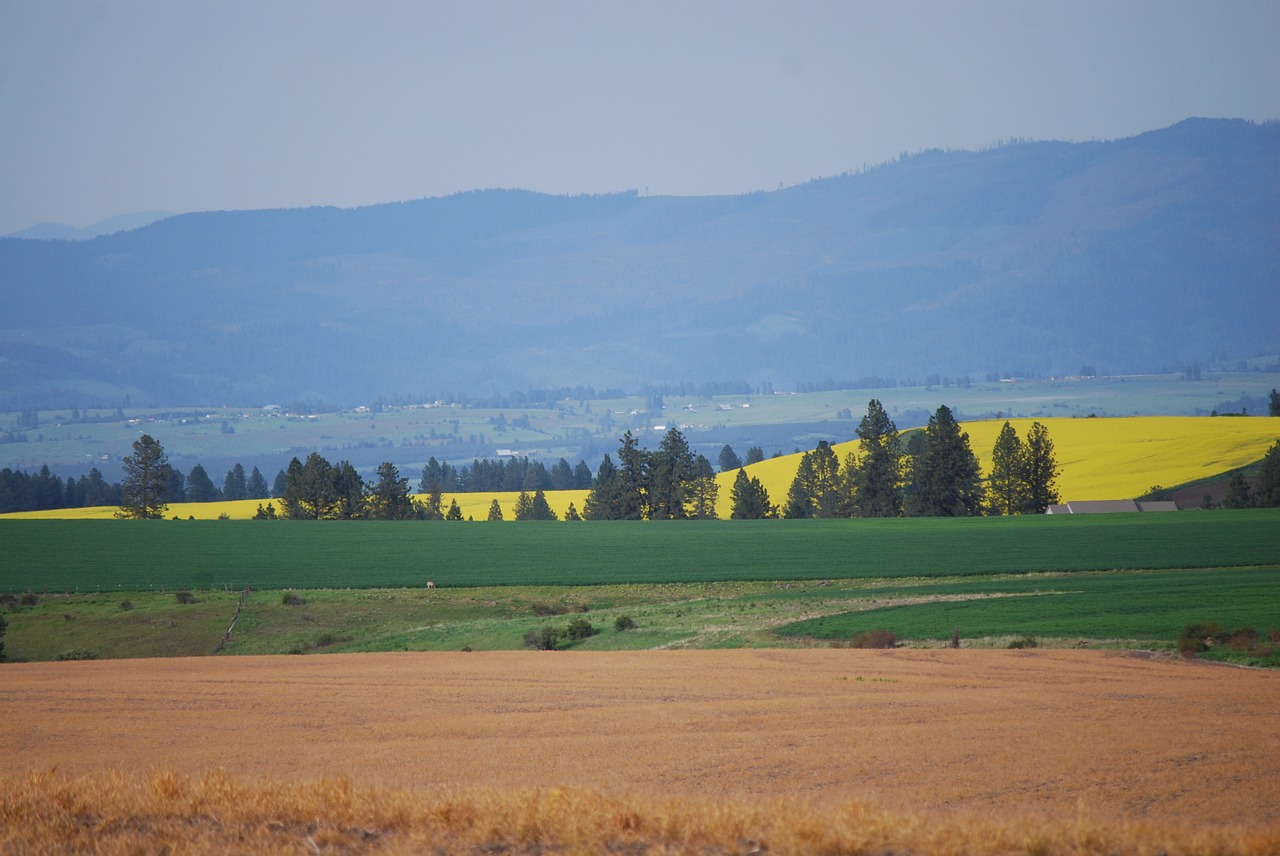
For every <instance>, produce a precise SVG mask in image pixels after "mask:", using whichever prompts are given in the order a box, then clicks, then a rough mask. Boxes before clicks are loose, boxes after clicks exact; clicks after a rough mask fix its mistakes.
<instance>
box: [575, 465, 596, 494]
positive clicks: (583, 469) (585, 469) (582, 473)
mask: <svg viewBox="0 0 1280 856" xmlns="http://www.w3.org/2000/svg"><path fill="white" fill-rule="evenodd" d="M591 481H592V478H591V467H589V466H587V462H586V461H578V463H577V465H576V466H575V467H574V468H573V487H574V490H590V489H591Z"/></svg>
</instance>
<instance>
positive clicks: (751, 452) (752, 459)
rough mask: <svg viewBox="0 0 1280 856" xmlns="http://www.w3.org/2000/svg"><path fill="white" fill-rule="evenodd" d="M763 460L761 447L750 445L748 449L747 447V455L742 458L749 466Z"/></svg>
mask: <svg viewBox="0 0 1280 856" xmlns="http://www.w3.org/2000/svg"><path fill="white" fill-rule="evenodd" d="M763 460H764V449H761V448H760V447H759V446H752V447H751V448H750V449H747V457H746V458H745V459H744V460H743V463H744V464H745V465H746V466H748V467H749V466H751V465H752V464H758V463H760V462H761V461H763Z"/></svg>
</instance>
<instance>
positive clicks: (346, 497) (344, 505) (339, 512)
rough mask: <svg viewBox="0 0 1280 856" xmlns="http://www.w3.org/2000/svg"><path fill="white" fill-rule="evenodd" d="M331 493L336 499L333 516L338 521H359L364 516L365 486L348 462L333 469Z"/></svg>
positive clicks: (341, 463) (342, 462)
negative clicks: (332, 492)
mask: <svg viewBox="0 0 1280 856" xmlns="http://www.w3.org/2000/svg"><path fill="white" fill-rule="evenodd" d="M333 491H334V494H335V495H336V496H337V498H338V504H337V508H336V509H335V514H334V516H335V517H336V518H337V519H338V520H360V519H361V518H363V517H364V516H365V511H366V508H365V486H364V479H363V478H361V477H360V473H359V472H358V471H357V470H356V468H355V467H353V466H352V465H351V462H350V461H341V462H339V463H338V465H337V466H336V467H334V468H333Z"/></svg>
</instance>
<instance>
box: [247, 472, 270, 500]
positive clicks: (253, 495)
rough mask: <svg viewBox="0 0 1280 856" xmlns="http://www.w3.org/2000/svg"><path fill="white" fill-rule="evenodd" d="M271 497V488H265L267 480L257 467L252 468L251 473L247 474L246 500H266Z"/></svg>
mask: <svg viewBox="0 0 1280 856" xmlns="http://www.w3.org/2000/svg"><path fill="white" fill-rule="evenodd" d="M270 495H271V488H270V487H268V486H267V480H266V479H265V478H264V477H263V475H262V473H261V472H259V471H258V468H257V467H254V468H253V472H251V473H249V481H248V482H246V484H245V498H246V499H266V498H267V497H268V496H270Z"/></svg>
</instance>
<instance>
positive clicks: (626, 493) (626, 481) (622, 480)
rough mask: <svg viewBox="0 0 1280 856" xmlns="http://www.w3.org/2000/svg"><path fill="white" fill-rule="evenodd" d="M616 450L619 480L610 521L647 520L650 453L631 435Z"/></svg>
mask: <svg viewBox="0 0 1280 856" xmlns="http://www.w3.org/2000/svg"><path fill="white" fill-rule="evenodd" d="M621 443H622V445H620V446H619V447H618V478H617V489H616V492H615V494H614V506H613V507H614V516H612V517H610V518H609V519H611V520H646V519H648V517H649V453H648V452H646V451H645V450H644V449H642V448H640V443H639V442H638V441H637V440H636V438H635V437H634V436H632V434H631V432H630V431H627V432H626V433H625V434H623V435H622V440H621Z"/></svg>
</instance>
